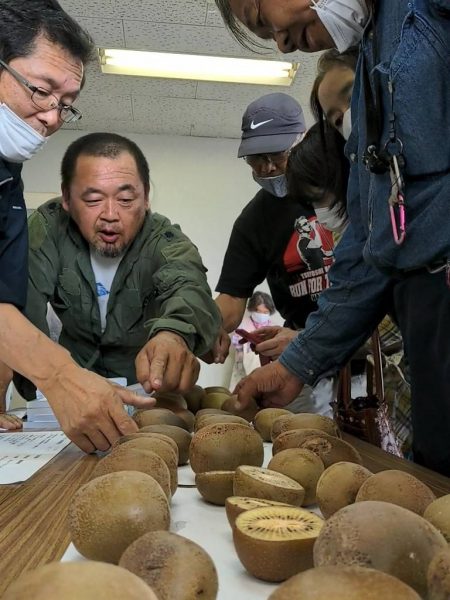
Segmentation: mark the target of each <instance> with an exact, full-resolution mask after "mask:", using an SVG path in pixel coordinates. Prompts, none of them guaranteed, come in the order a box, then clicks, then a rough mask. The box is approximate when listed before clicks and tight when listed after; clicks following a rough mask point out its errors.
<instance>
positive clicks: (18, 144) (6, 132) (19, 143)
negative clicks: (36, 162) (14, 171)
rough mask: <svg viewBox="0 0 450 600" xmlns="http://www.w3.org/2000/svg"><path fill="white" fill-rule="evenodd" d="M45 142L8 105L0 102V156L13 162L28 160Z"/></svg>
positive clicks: (44, 139)
mask: <svg viewBox="0 0 450 600" xmlns="http://www.w3.org/2000/svg"><path fill="white" fill-rule="evenodd" d="M46 142H47V138H45V137H44V136H43V135H41V134H40V133H38V132H37V131H36V130H35V129H33V128H32V127H31V125H28V123H26V122H25V121H24V120H23V119H21V118H20V117H19V116H17V115H16V113H15V112H13V111H12V110H11V109H10V108H9V106H6V104H3V103H0V156H1V157H2V158H3V159H4V160H6V161H8V162H13V163H22V162H24V161H26V160H29V159H30V158H31V157H32V156H33V155H34V154H36V152H38V150H40V149H41V148H42V146H43V145H44V144H45V143H46Z"/></svg>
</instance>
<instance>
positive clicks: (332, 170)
mask: <svg viewBox="0 0 450 600" xmlns="http://www.w3.org/2000/svg"><path fill="white" fill-rule="evenodd" d="M322 127H323V130H322ZM344 146H345V140H344V138H343V137H342V135H341V134H340V133H339V132H338V131H337V130H336V129H335V128H334V127H332V126H331V125H329V124H328V123H325V124H323V123H316V124H315V125H313V126H312V127H311V129H309V130H308V132H307V133H306V135H305V137H304V138H303V140H302V141H301V142H300V143H299V144H297V145H296V146H294V147H293V148H292V150H291V152H290V154H289V158H288V162H287V167H286V180H287V185H288V193H289V196H291V197H292V198H293V199H294V200H296V201H297V202H299V203H300V204H302V205H303V206H307V207H313V205H314V203H316V202H320V201H321V200H323V198H324V197H325V196H326V195H327V194H328V193H332V194H333V195H334V200H333V202H332V206H335V205H339V206H340V208H341V209H342V212H345V210H346V207H347V184H348V177H349V170H350V165H349V162H348V160H347V158H346V156H345V154H344Z"/></svg>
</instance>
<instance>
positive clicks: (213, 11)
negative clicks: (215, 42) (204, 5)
mask: <svg viewBox="0 0 450 600" xmlns="http://www.w3.org/2000/svg"><path fill="white" fill-rule="evenodd" d="M205 25H207V26H208V27H224V23H223V20H222V17H221V15H220V12H219V9H218V8H217V7H216V5H215V4H214V3H212V2H208V10H207V13H206V22H205Z"/></svg>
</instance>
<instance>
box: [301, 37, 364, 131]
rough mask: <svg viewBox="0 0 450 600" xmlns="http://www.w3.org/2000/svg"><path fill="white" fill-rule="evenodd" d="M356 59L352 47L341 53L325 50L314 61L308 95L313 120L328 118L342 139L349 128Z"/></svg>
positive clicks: (350, 125) (356, 52)
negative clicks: (314, 68) (314, 72)
mask: <svg viewBox="0 0 450 600" xmlns="http://www.w3.org/2000/svg"><path fill="white" fill-rule="evenodd" d="M357 60H358V49H357V48H355V47H353V48H350V49H349V50H347V51H346V52H343V53H342V54H339V52H338V51H337V50H335V49H331V50H327V51H326V52H324V53H323V54H322V55H321V56H320V58H319V60H318V61H317V76H316V78H315V80H314V84H313V88H312V90H311V94H310V106H311V112H312V113H313V115H314V117H315V118H316V121H318V122H319V123H321V122H323V121H324V120H326V121H328V123H330V125H332V126H333V127H334V128H335V129H337V130H338V131H339V133H340V134H341V135H342V136H343V138H344V139H345V140H348V139H349V137H350V133H351V129H352V124H351V108H350V104H351V99H352V91H353V84H354V81H355V70H356V63H357Z"/></svg>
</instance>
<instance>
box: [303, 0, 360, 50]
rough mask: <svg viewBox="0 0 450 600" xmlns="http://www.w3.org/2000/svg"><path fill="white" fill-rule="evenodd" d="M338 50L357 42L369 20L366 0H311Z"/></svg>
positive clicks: (313, 7) (345, 48)
mask: <svg viewBox="0 0 450 600" xmlns="http://www.w3.org/2000/svg"><path fill="white" fill-rule="evenodd" d="M311 2H312V6H311V8H312V9H313V10H315V11H316V12H317V15H318V17H319V19H320V20H321V21H322V23H323V25H324V27H325V29H326V30H327V31H328V33H329V34H330V36H331V37H332V39H333V42H334V44H335V46H336V48H337V50H338V52H345V50H348V48H350V47H351V46H355V45H356V44H358V43H359V42H360V41H361V39H362V36H363V33H364V27H365V26H366V24H367V21H368V20H369V16H370V13H369V9H368V8H367V2H366V0H311Z"/></svg>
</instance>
